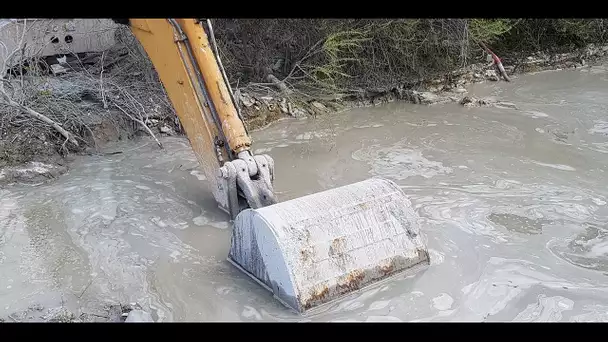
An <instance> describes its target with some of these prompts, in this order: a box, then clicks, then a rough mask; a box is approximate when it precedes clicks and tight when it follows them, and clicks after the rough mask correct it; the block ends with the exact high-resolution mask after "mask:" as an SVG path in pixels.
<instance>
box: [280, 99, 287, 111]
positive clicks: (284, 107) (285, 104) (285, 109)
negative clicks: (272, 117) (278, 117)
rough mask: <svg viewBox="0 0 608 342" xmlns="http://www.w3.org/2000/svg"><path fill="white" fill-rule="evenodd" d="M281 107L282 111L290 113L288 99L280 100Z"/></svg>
mask: <svg viewBox="0 0 608 342" xmlns="http://www.w3.org/2000/svg"><path fill="white" fill-rule="evenodd" d="M279 108H280V109H281V113H283V114H289V106H288V105H287V100H286V99H281V102H279Z"/></svg>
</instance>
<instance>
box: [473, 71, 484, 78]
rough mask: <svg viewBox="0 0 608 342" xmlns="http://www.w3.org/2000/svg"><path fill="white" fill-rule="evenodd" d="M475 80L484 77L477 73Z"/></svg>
mask: <svg viewBox="0 0 608 342" xmlns="http://www.w3.org/2000/svg"><path fill="white" fill-rule="evenodd" d="M473 78H475V79H480V78H483V76H482V75H481V74H480V73H477V72H476V73H474V74H473Z"/></svg>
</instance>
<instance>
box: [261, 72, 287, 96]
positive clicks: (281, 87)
mask: <svg viewBox="0 0 608 342" xmlns="http://www.w3.org/2000/svg"><path fill="white" fill-rule="evenodd" d="M266 79H267V80H268V81H269V82H272V84H274V85H275V86H276V87H277V88H279V90H280V91H281V92H282V93H284V94H287V95H289V94H291V93H292V90H291V89H289V88H288V87H287V85H285V82H282V81H281V80H279V79H278V78H277V77H276V76H275V75H273V74H268V76H266Z"/></svg>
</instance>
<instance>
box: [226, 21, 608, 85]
mask: <svg viewBox="0 0 608 342" xmlns="http://www.w3.org/2000/svg"><path fill="white" fill-rule="evenodd" d="M607 24H608V20H606V19H373V20H352V19H350V20H335V19H283V20H258V19H255V20H254V19H238V20H234V19H221V20H215V21H214V25H215V32H216V36H217V40H218V42H219V43H218V44H220V50H221V51H222V55H223V56H222V60H223V61H224V63H225V65H226V68H227V72H228V74H229V75H230V78H231V80H233V81H234V84H236V83H238V84H239V85H241V86H242V85H249V86H250V87H253V88H264V87H267V86H269V84H267V83H265V82H266V81H265V78H266V76H267V73H268V71H269V70H271V72H272V73H273V74H274V75H275V76H276V77H278V78H279V79H281V80H284V82H285V83H286V84H288V85H289V86H291V87H298V88H314V89H317V90H319V89H322V90H326V91H336V90H341V91H345V90H351V89H353V88H369V87H391V86H395V85H397V84H403V83H404V82H407V81H411V80H413V79H419V78H424V77H427V76H432V75H437V74H442V73H445V72H449V71H451V70H453V69H454V68H458V67H462V66H465V65H467V64H468V63H471V62H472V61H475V60H478V59H481V58H483V57H485V56H484V53H483V50H482V49H481V48H480V46H479V43H480V42H483V43H486V44H487V45H488V46H490V48H491V49H493V50H494V51H496V53H498V54H499V55H501V56H508V55H510V54H513V53H517V54H519V53H523V52H526V53H528V52H535V51H539V50H552V51H553V52H558V51H560V50H568V49H573V48H577V47H582V46H584V45H586V44H589V43H603V42H605V40H606V38H607V37H606V28H607Z"/></svg>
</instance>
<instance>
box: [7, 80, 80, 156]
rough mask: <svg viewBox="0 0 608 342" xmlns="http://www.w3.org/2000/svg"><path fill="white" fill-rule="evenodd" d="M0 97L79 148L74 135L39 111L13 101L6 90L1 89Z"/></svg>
mask: <svg viewBox="0 0 608 342" xmlns="http://www.w3.org/2000/svg"><path fill="white" fill-rule="evenodd" d="M0 95H2V97H3V102H4V103H5V104H7V105H9V106H11V107H14V108H18V109H20V110H21V111H23V112H24V113H26V114H28V115H29V116H31V117H34V118H36V119H38V120H40V121H42V122H45V123H47V124H49V125H51V127H53V128H54V129H55V130H56V131H57V132H59V133H60V134H61V135H63V136H64V138H66V140H67V141H69V142H71V143H72V144H74V145H75V146H79V145H78V142H77V141H76V139H75V138H74V135H73V134H72V133H70V132H68V131H66V130H65V129H64V128H63V127H61V125H60V124H59V123H57V122H55V121H53V120H51V119H49V118H48V117H46V116H45V115H42V114H40V113H38V112H37V111H35V110H33V109H32V108H30V107H27V106H24V105H22V104H19V103H18V102H15V101H14V100H13V99H11V98H10V97H9V96H8V95H7V94H6V93H5V92H4V89H1V91H0Z"/></svg>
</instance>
